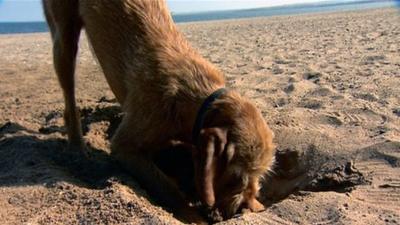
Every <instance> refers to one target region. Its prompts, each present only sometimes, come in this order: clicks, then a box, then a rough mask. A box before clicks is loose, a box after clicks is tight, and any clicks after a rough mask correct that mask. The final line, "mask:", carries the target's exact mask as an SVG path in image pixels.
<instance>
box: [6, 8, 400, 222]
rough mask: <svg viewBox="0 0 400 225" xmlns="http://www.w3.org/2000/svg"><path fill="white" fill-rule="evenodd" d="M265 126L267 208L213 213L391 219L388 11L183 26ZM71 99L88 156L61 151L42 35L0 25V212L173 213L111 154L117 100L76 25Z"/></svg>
mask: <svg viewBox="0 0 400 225" xmlns="http://www.w3.org/2000/svg"><path fill="white" fill-rule="evenodd" d="M179 27H180V28H181V29H182V31H183V32H184V33H185V34H186V36H187V37H188V39H189V40H190V41H191V42H192V43H193V45H194V46H195V47H197V48H198V49H199V51H200V52H201V54H202V55H204V56H205V57H206V58H207V59H209V60H210V61H212V62H213V63H215V64H217V65H218V66H219V67H220V68H221V70H222V71H224V72H225V74H226V77H227V83H228V85H229V87H231V88H233V89H235V90H237V91H239V92H240V93H242V94H243V95H245V96H247V97H249V98H251V99H252V100H253V101H254V102H256V104H257V106H258V107H259V108H260V109H261V110H262V112H263V115H264V117H265V119H266V120H267V121H268V123H269V124H270V126H271V128H272V129H273V131H274V132H275V135H276V139H275V141H276V144H277V146H278V155H277V158H278V162H277V165H276V167H275V169H274V170H275V173H272V174H270V176H269V177H268V178H267V179H266V181H265V182H264V185H263V189H262V190H261V196H260V199H261V200H262V202H263V203H265V204H266V205H267V206H268V208H267V210H266V211H265V212H262V213H258V214H254V213H246V214H244V215H243V216H238V217H236V218H233V219H231V220H228V221H224V222H222V224H399V223H400V72H399V71H400V17H399V12H398V11H396V10H395V9H376V10H366V11H358V12H339V13H329V14H314V15H301V16H280V17H269V18H257V19H245V20H235V21H220V22H202V23H188V24H180V25H179ZM82 39H83V41H81V51H80V53H79V61H78V65H77V67H78V68H77V99H78V103H79V105H80V107H81V108H82V119H83V125H84V128H85V129H84V130H85V138H86V139H87V141H88V142H89V143H90V146H91V149H92V154H91V158H90V159H85V158H84V157H82V156H80V155H77V154H74V153H69V152H66V151H65V146H66V139H65V138H66V137H65V130H64V128H63V122H62V110H63V98H62V95H61V90H60V88H59V85H58V82H57V78H56V76H55V74H54V71H53V67H52V59H51V58H52V56H51V41H50V37H49V34H24V35H2V36H0V80H1V82H0V221H2V222H1V223H2V224H180V222H179V221H178V220H176V219H175V218H174V217H173V215H172V214H171V213H168V212H167V211H165V210H163V209H162V208H161V207H159V206H157V205H156V204H155V203H154V201H153V200H152V199H151V196H148V195H147V194H146V191H145V190H143V189H142V188H140V186H139V185H138V184H137V183H136V182H135V180H134V179H133V178H132V177H130V176H129V175H128V174H126V173H125V172H124V171H122V170H121V168H119V167H118V166H116V164H115V162H113V161H112V160H111V159H110V157H108V155H107V154H108V152H109V140H110V137H111V135H112V133H113V132H114V130H115V128H116V126H118V123H119V121H120V119H121V116H122V115H121V114H120V110H119V106H118V104H117V103H116V102H115V100H114V97H113V94H112V93H111V91H110V90H109V88H108V86H107V84H106V82H105V79H104V77H103V75H102V74H101V70H100V69H99V66H98V65H97V63H96V61H95V60H94V59H93V57H92V56H91V53H90V50H89V48H88V45H87V43H86V38H85V37H84V36H83V37H82Z"/></svg>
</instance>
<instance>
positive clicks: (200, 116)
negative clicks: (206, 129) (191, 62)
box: [192, 88, 227, 145]
mask: <svg viewBox="0 0 400 225" xmlns="http://www.w3.org/2000/svg"><path fill="white" fill-rule="evenodd" d="M226 91H227V90H226V89H225V88H220V89H218V90H216V91H214V92H213V93H212V94H211V95H209V96H208V97H207V98H206V100H204V102H203V104H202V105H201V107H200V109H199V111H198V112H197V116H196V121H195V123H194V126H193V131H192V139H193V140H192V141H193V144H195V145H196V144H197V142H198V139H199V135H200V130H201V128H203V124H204V119H205V117H206V112H207V110H208V109H209V108H210V106H211V104H212V103H213V102H214V101H215V100H217V99H218V98H219V97H220V96H221V95H222V94H224V93H225V92H226Z"/></svg>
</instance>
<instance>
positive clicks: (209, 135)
mask: <svg viewBox="0 0 400 225" xmlns="http://www.w3.org/2000/svg"><path fill="white" fill-rule="evenodd" d="M226 144H227V129H225V128H204V129H202V130H201V132H200V137H199V145H198V149H197V151H198V152H197V157H198V159H197V160H196V161H197V162H198V166H197V169H196V170H197V172H196V173H197V174H198V175H197V178H196V182H197V185H198V189H199V190H198V191H199V194H200V197H201V200H202V202H203V203H205V204H207V205H208V206H213V205H214V203H215V194H214V177H215V173H216V169H217V162H218V158H219V157H220V156H221V154H222V153H223V152H224V149H225V146H226Z"/></svg>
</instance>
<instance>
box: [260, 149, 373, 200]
mask: <svg viewBox="0 0 400 225" xmlns="http://www.w3.org/2000/svg"><path fill="white" fill-rule="evenodd" d="M314 148H315V146H310V149H309V150H308V151H307V153H305V154H300V153H299V152H297V151H293V150H290V149H286V150H281V151H277V153H276V164H275V168H274V172H273V173H271V174H270V175H269V177H268V178H267V179H266V181H265V183H264V185H263V189H262V190H261V196H262V201H263V202H264V203H265V204H266V205H271V204H273V203H275V202H278V201H281V200H283V199H284V198H286V197H287V196H289V195H291V194H296V193H298V192H299V191H310V192H322V191H334V192H339V193H343V192H350V191H351V190H352V189H354V187H355V186H357V185H362V184H368V183H369V182H370V181H369V180H368V179H367V178H366V177H365V176H364V174H362V173H361V172H360V171H359V170H358V169H357V168H356V167H355V165H354V163H353V161H345V162H341V163H336V162H330V158H329V157H327V156H324V155H322V154H320V153H318V151H316V149H314Z"/></svg>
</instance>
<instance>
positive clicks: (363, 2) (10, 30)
mask: <svg viewBox="0 0 400 225" xmlns="http://www.w3.org/2000/svg"><path fill="white" fill-rule="evenodd" d="M396 6H400V1H399V0H397V1H393V0H354V1H339V0H337V1H324V2H319V3H309V4H296V5H287V6H276V7H267V8H256V9H243V10H226V11H209V12H198V13H178V14H176V13H172V17H173V19H174V21H175V22H177V23H186V22H198V21H209V20H226V19H240V18H251V17H267V16H279V15H296V14H307V13H323V12H337V11H352V10H363V9H374V8H385V7H396ZM399 13H400V11H399ZM47 31H48V28H47V25H46V23H45V22H0V34H16V33H36V32H47Z"/></svg>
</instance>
